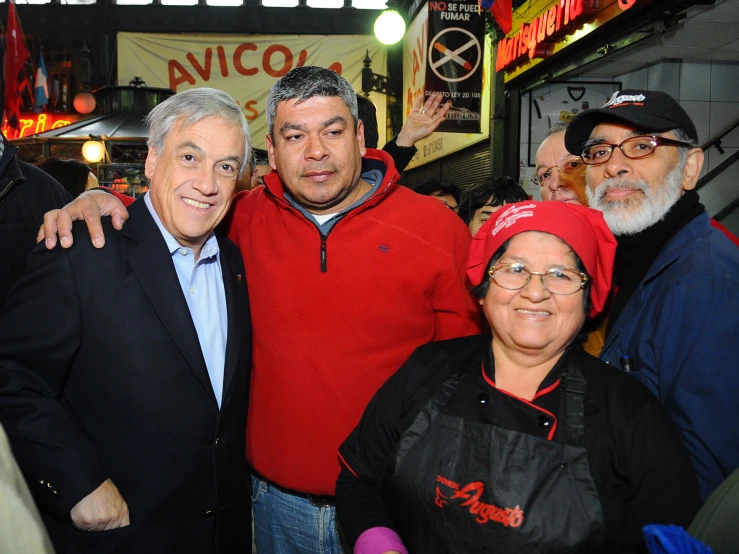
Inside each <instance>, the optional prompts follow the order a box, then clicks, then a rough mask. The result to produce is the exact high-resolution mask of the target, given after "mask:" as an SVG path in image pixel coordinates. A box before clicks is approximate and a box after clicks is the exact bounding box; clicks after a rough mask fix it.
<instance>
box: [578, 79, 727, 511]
mask: <svg viewBox="0 0 739 554" xmlns="http://www.w3.org/2000/svg"><path fill="white" fill-rule="evenodd" d="M697 138H698V137H697V132H696V129H695V125H694V124H693V121H692V120H691V119H690V117H689V116H688V114H687V113H686V112H685V110H684V109H683V108H682V107H681V106H680V104H678V102H677V101H675V99H674V98H672V97H671V96H669V95H668V94H665V93H663V92H659V91H647V90H624V91H621V92H617V93H615V94H614V95H613V97H612V98H611V100H610V101H609V102H607V103H606V105H605V106H604V107H603V108H599V109H591V110H588V111H586V112H583V113H581V114H579V115H578V116H577V117H576V118H575V119H574V120H573V121H572V122H571V123H570V125H569V127H568V128H567V131H566V133H565V145H566V146H567V149H568V150H569V151H570V152H571V153H572V154H580V155H581V157H582V160H583V161H584V162H585V164H586V165H587V171H586V177H587V184H588V188H587V196H588V203H589V205H590V207H591V208H595V209H597V210H600V211H602V212H603V217H604V218H605V220H606V223H608V226H609V227H610V229H611V231H613V234H614V235H616V239H617V240H618V249H617V250H616V269H615V271H614V288H615V299H614V301H613V303H612V305H611V309H610V312H609V316H608V317H609V319H608V331H607V334H606V341H605V346H604V348H603V352H602V353H601V358H602V359H603V360H605V361H607V362H609V363H612V364H615V365H619V364H621V359H622V357H627V358H625V362H624V365H625V366H627V367H628V369H630V370H631V371H632V372H633V374H634V376H635V377H636V378H638V379H639V380H640V381H642V382H643V383H644V384H645V385H646V386H647V387H648V388H649V389H650V390H651V391H652V392H653V393H654V394H655V396H657V398H659V400H660V401H661V402H662V404H663V406H664V407H665V409H666V411H667V413H668V414H669V415H670V416H671V417H672V418H673V420H674V421H675V423H676V424H677V426H678V427H679V428H680V430H681V432H682V435H683V440H684V441H685V444H686V446H687V448H688V452H689V453H690V455H691V457H692V459H693V465H694V466H695V470H696V474H697V476H698V483H699V485H700V488H701V493H702V494H703V497H704V498H706V497H708V495H709V494H710V493H711V491H713V489H715V488H716V487H717V486H718V485H719V483H721V481H723V480H724V479H725V478H726V477H727V476H728V475H729V474H730V473H731V472H732V471H734V470H735V469H736V468H737V467H738V466H739V447H738V445H739V431H737V426H736V425H734V424H733V417H734V415H735V414H736V401H737V398H739V372H737V369H736V366H737V359H739V343H738V342H737V341H736V338H735V336H734V335H735V334H736V329H738V328H739V310H737V307H739V250H737V249H736V247H735V246H734V245H732V244H731V242H730V241H729V240H728V239H727V238H726V237H725V236H724V235H723V234H722V233H721V232H719V231H718V230H716V229H712V228H711V224H710V220H709V217H708V214H707V213H706V211H705V209H704V207H703V205H702V204H701V203H700V200H699V198H698V195H697V194H696V192H695V190H694V189H695V186H696V183H697V181H698V177H699V175H700V172H701V168H702V166H703V151H702V150H701V149H700V148H698V147H696V143H697Z"/></svg>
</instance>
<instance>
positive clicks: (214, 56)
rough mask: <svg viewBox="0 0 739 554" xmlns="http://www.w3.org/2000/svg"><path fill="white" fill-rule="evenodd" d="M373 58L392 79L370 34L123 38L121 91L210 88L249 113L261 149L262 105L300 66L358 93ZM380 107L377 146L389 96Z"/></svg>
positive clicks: (379, 99)
mask: <svg viewBox="0 0 739 554" xmlns="http://www.w3.org/2000/svg"><path fill="white" fill-rule="evenodd" d="M367 52H369V56H370V58H371V59H372V71H373V72H374V73H379V74H383V75H387V70H386V68H387V53H386V50H385V47H384V46H383V45H382V44H380V43H379V42H378V41H377V39H375V38H374V37H373V36H367V35H331V36H325V35H282V36H267V35H243V36H239V35H185V34H182V35H175V34H172V35H168V34H151V33H118V84H119V85H127V84H128V83H129V82H130V81H131V80H132V79H133V78H134V77H141V78H142V79H143V80H144V81H146V84H147V85H148V86H150V87H161V88H171V89H172V90H174V91H175V92H180V91H183V90H187V89H190V88H198V87H213V88H217V89H220V90H223V91H225V92H227V93H229V94H230V95H231V96H233V97H234V99H235V100H236V101H237V102H238V103H239V105H240V106H241V107H242V109H243V110H244V116H245V117H246V119H247V121H249V127H250V129H251V134H252V138H253V142H254V146H255V147H256V148H265V139H264V137H265V135H266V133H267V118H266V116H265V114H264V105H265V101H266V99H267V93H268V92H269V89H270V87H271V86H272V84H273V83H274V82H275V81H276V80H277V79H278V78H280V77H282V76H283V75H284V74H285V73H287V72H288V71H290V70H291V69H293V68H294V67H298V66H301V65H318V66H321V67H328V68H330V69H333V70H334V71H336V72H337V73H339V74H340V75H341V76H342V77H344V78H345V79H346V80H347V81H349V82H350V83H351V84H352V86H353V87H354V90H355V91H357V92H361V89H362V68H363V67H364V66H363V63H362V61H363V60H364V57H365V55H366V54H367ZM370 99H371V100H372V101H373V102H374V104H375V106H377V122H378V127H379V132H380V146H382V144H384V142H385V122H386V119H387V117H386V100H385V96H384V95H381V94H377V93H372V95H371V96H370Z"/></svg>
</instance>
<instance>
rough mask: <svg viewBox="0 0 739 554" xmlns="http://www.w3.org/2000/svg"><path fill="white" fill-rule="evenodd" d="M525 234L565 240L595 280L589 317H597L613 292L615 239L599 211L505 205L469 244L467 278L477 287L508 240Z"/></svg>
mask: <svg viewBox="0 0 739 554" xmlns="http://www.w3.org/2000/svg"><path fill="white" fill-rule="evenodd" d="M525 231H541V232H542V233H549V234H551V235H554V236H556V237H559V238H560V239H562V240H563V241H564V242H565V243H567V245H568V246H569V247H570V248H572V250H573V251H574V252H575V253H576V254H577V255H578V257H579V258H580V259H581V260H582V263H583V265H584V266H585V270H586V271H587V272H588V275H589V276H590V280H591V281H592V283H591V287H590V296H591V300H592V307H591V310H590V314H589V317H594V316H596V315H598V314H599V313H600V312H601V311H602V310H603V307H604V306H605V303H606V299H607V298H608V294H609V293H610V291H611V279H612V277H613V260H614V258H615V256H616V238H615V237H614V236H613V233H611V230H610V229H609V228H608V225H607V224H606V222H605V220H604V219H603V214H602V213H601V212H599V211H597V210H593V209H591V208H586V207H584V206H579V205H577V204H564V203H562V202H537V201H535V200H530V201H528V202H518V203H516V204H506V205H505V206H504V207H503V208H501V209H500V210H498V211H497V212H496V213H495V214H494V215H493V217H491V218H490V219H489V220H488V221H486V222H485V224H484V225H483V226H482V227H481V228H480V230H479V231H478V232H477V234H476V235H475V236H474V238H473V239H472V243H471V244H470V255H469V258H468V260H467V277H468V278H469V280H470V282H471V283H472V284H473V285H475V286H477V285H479V284H480V283H482V281H483V279H484V278H485V270H486V269H487V266H488V264H489V263H490V258H492V257H493V254H495V252H496V251H497V250H498V249H499V248H500V247H501V246H502V245H503V243H504V242H505V241H507V240H508V239H510V238H512V237H514V236H516V235H518V234H519V233H523V232H525Z"/></svg>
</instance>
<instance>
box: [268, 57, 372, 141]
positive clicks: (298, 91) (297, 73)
mask: <svg viewBox="0 0 739 554" xmlns="http://www.w3.org/2000/svg"><path fill="white" fill-rule="evenodd" d="M314 96H338V97H339V98H341V100H342V102H344V104H345V105H346V107H347V108H349V111H350V112H351V114H352V117H353V118H354V125H355V126H356V124H357V121H358V120H359V113H358V110H357V95H356V93H355V92H354V89H352V86H351V85H350V84H349V83H348V82H347V80H346V79H344V78H343V77H341V76H340V75H339V74H337V73H336V72H335V71H332V70H330V69H326V68H325V67H317V66H315V65H306V66H303V67H296V68H295V69H293V70H291V71H288V72H287V73H286V74H285V75H284V76H283V77H281V78H280V79H279V80H278V81H277V82H276V83H275V84H274V85H272V88H271V89H270V90H269V94H268V95H267V106H266V111H267V128H268V130H269V131H268V132H269V135H270V136H271V137H274V124H275V114H276V113H277V104H279V103H280V102H282V101H284V100H292V99H293V98H297V101H298V102H305V101H306V100H309V99H311V98H313V97H314Z"/></svg>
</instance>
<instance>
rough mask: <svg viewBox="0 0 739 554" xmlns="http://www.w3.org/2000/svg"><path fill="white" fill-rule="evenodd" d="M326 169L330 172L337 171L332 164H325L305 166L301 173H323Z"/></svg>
mask: <svg viewBox="0 0 739 554" xmlns="http://www.w3.org/2000/svg"><path fill="white" fill-rule="evenodd" d="M326 171H329V172H331V173H337V171H336V168H335V167H333V166H326V167H321V166H318V167H307V168H305V169H304V170H303V175H308V174H309V173H324V172H326Z"/></svg>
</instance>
